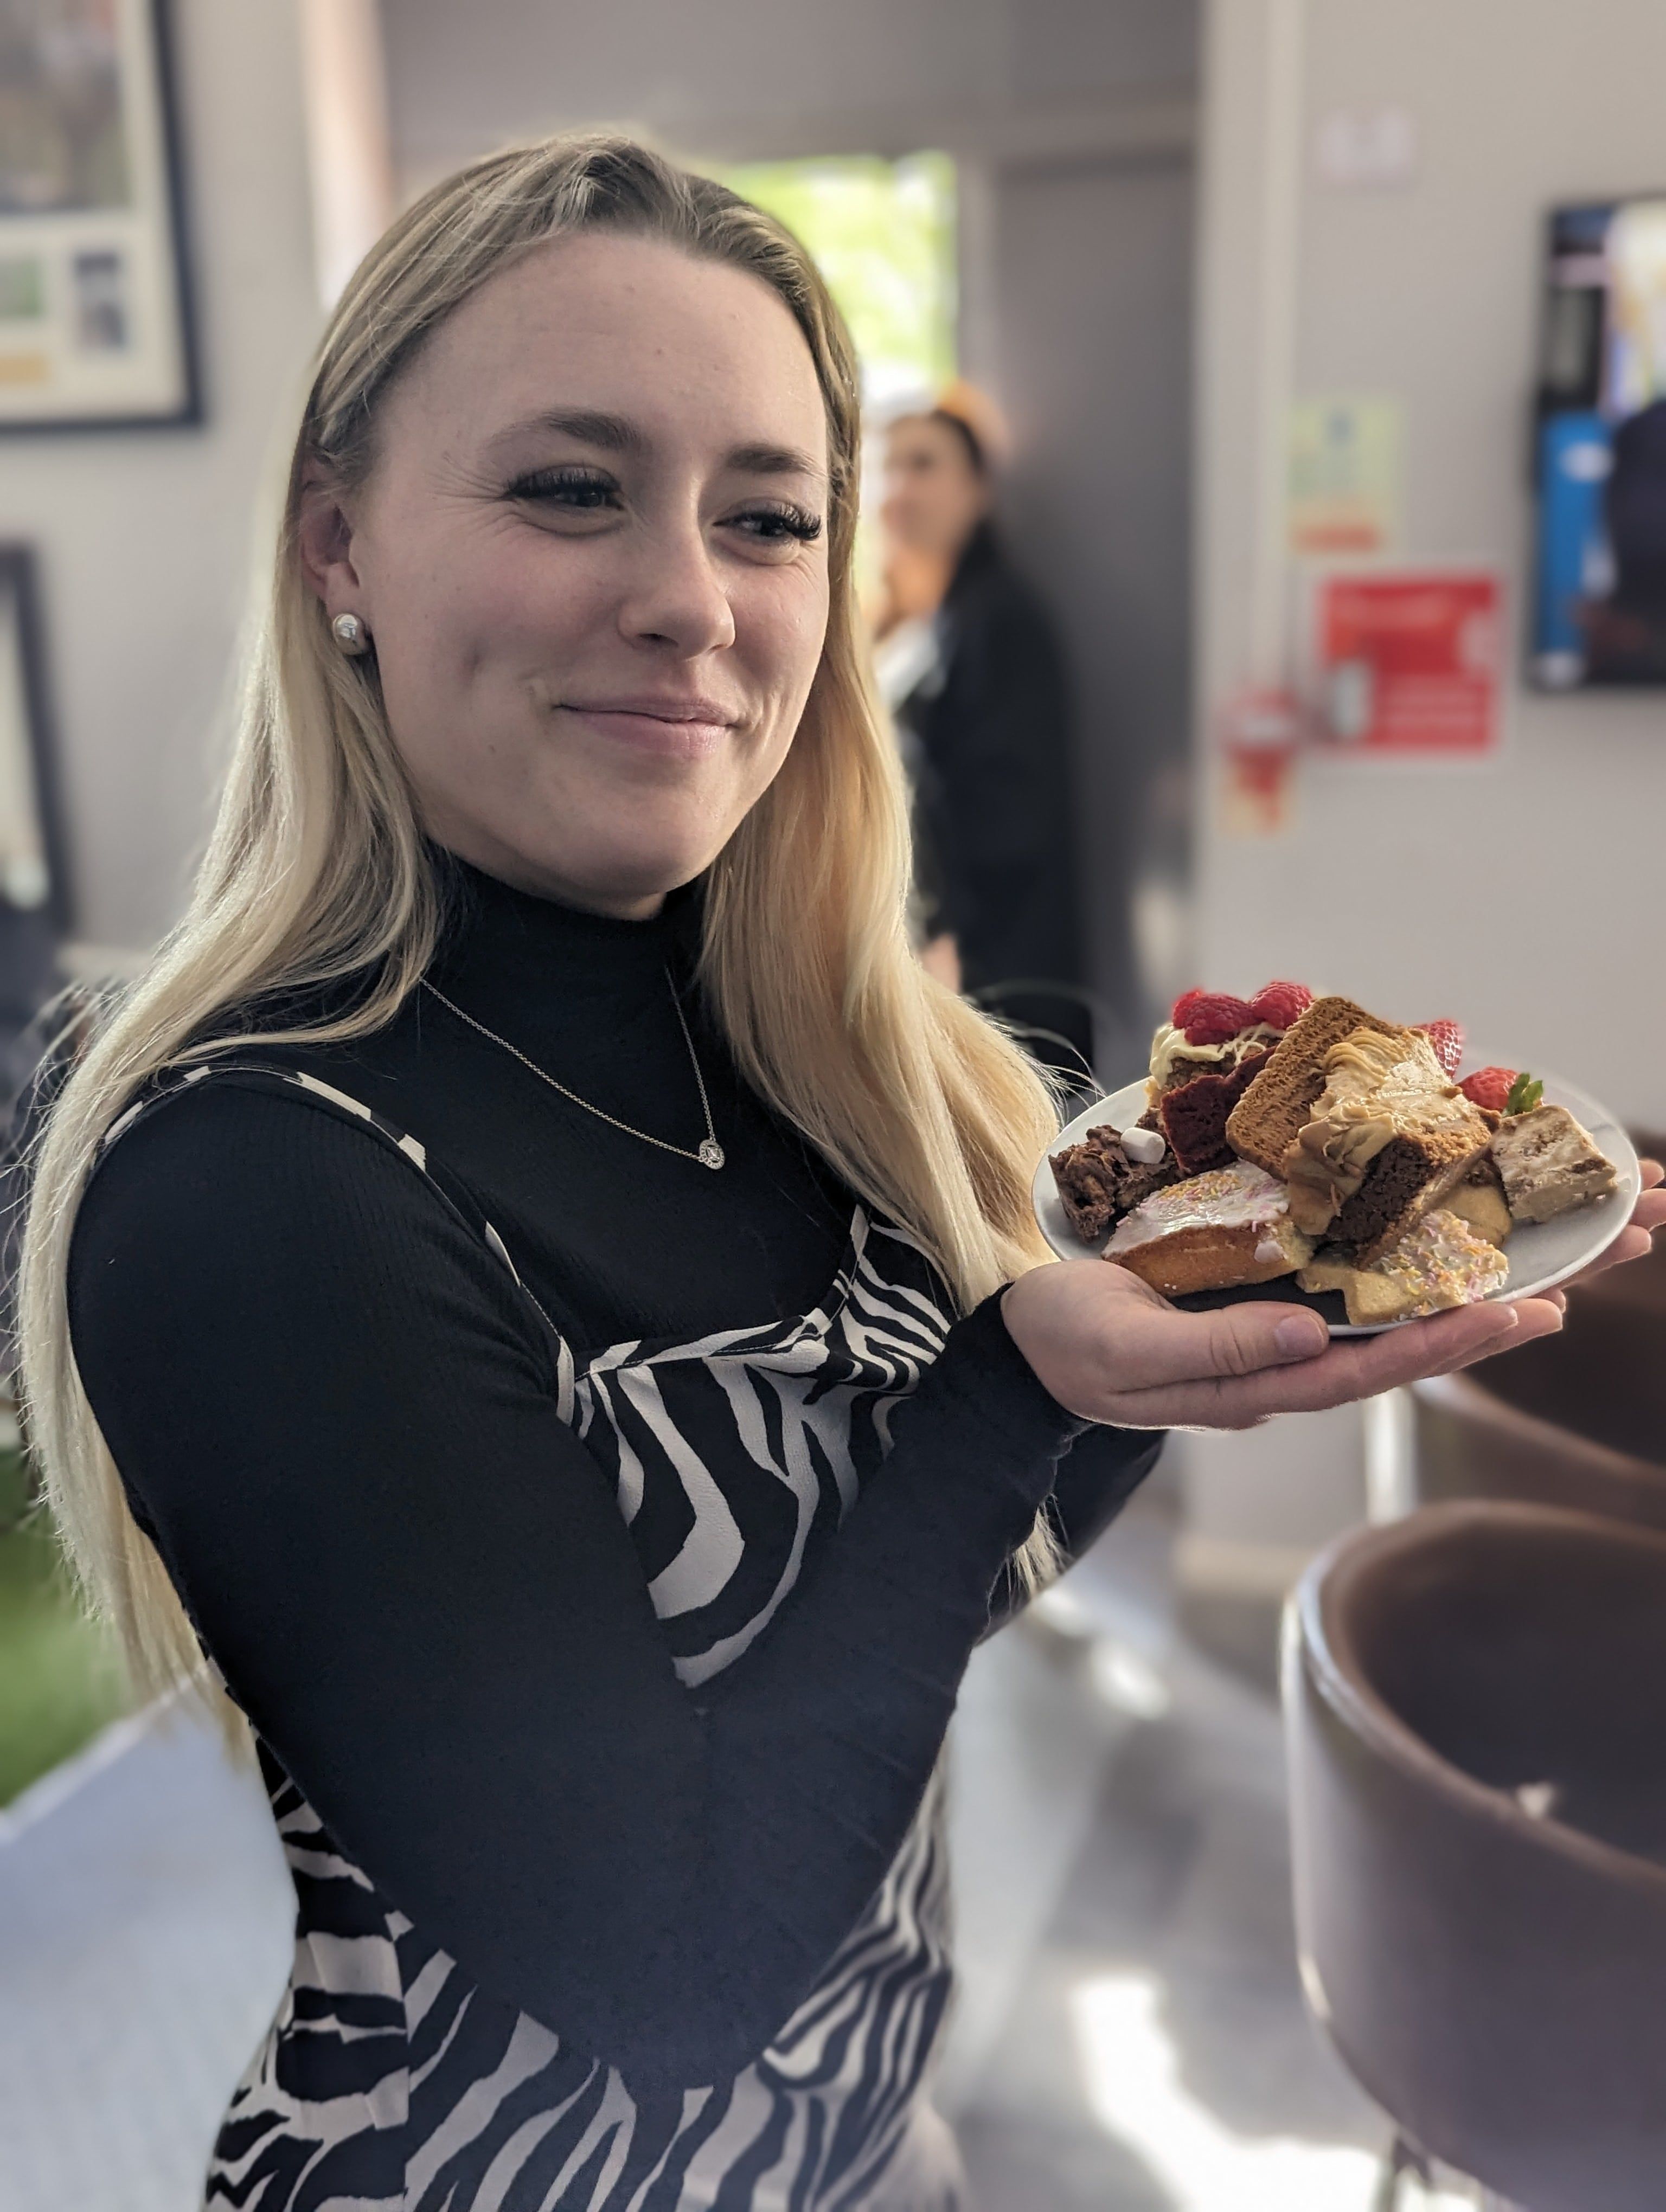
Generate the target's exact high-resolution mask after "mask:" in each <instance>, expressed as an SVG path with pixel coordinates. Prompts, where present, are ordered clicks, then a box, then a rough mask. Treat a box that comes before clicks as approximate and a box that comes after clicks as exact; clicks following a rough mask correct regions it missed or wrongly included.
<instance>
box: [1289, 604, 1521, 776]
mask: <svg viewBox="0 0 1666 2212" xmlns="http://www.w3.org/2000/svg"><path fill="white" fill-rule="evenodd" d="M1503 613H1504V591H1503V586H1502V583H1501V581H1500V580H1499V577H1498V576H1497V574H1493V573H1492V572H1490V571H1488V570H1485V569H1476V568H1455V569H1434V568H1430V569H1420V570H1396V571H1395V573H1393V574H1387V573H1384V572H1382V571H1376V570H1374V571H1372V572H1371V574H1340V575H1329V576H1325V577H1322V578H1321V580H1320V581H1319V586H1318V604H1317V607H1316V622H1315V647H1316V676H1317V689H1318V695H1319V696H1318V701H1317V705H1318V708H1319V722H1320V727H1321V731H1322V735H1323V736H1324V737H1325V738H1328V739H1329V741H1330V743H1331V744H1334V745H1336V746H1339V747H1341V746H1347V747H1348V748H1350V749H1357V750H1360V751H1368V752H1398V753H1465V754H1475V753H1487V752H1491V751H1492V750H1493V749H1494V748H1495V747H1496V745H1497V744H1498V742H1499V718H1500V706H1501V699H1502V693H1503V683H1504V649H1505V648H1504V618H1503Z"/></svg>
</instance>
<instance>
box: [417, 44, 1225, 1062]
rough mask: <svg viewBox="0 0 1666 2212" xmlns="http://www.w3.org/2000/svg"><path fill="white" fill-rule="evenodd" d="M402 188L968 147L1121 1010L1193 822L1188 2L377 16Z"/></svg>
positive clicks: (968, 187)
mask: <svg viewBox="0 0 1666 2212" xmlns="http://www.w3.org/2000/svg"><path fill="white" fill-rule="evenodd" d="M383 8H384V22H385V30H386V47H387V57H388V70H389V83H390V92H391V110H392V130H393V139H394V147H395V159H396V161H397V164H398V168H399V171H400V173H401V176H402V178H403V180H404V187H405V189H406V190H407V191H409V190H410V189H412V188H413V187H415V186H416V185H419V184H422V183H424V182H427V181H428V180H429V179H431V178H433V177H435V176H436V175H438V174H440V173H443V172H444V171H446V170H447V169H448V168H450V167H453V166H455V165H456V164H457V163H458V162H459V161H463V160H465V159H467V158H468V157H469V156H470V155H473V154H476V153H477V152H480V151H482V150H483V149H487V148H489V147H491V146H494V145H496V144H498V143H502V142H504V141H506V140H508V139H511V138H514V137H526V136H532V135H534V134H537V133H538V132H542V131H550V130H554V129H557V128H562V127H566V126H572V125H584V124H599V123H613V124H620V125H626V126H629V127H634V128H636V129H639V130H641V131H646V132H647V133H648V134H649V135H651V136H653V137H655V138H656V139H658V140H659V141H660V143H665V144H666V145H668V146H670V147H671V148H672V150H674V151H677V152H679V153H681V154H683V155H686V156H688V157H690V158H692V159H695V160H699V159H702V158H705V159H718V158H734V157H739V156H746V155H751V156H769V155H792V154H814V153H860V152H877V153H902V152H906V151H909V150H911V149H917V148H920V147H922V146H937V147H941V148H944V149H947V150H948V151H949V152H951V153H952V154H954V155H956V157H957V159H958V161H959V164H960V172H961V182H962V237H961V283H962V350H963V359H964V365H965V368H966V371H967V374H969V375H970V376H972V377H973V378H974V379H976V380H977V381H978V382H980V383H982V384H984V385H986V386H988V388H989V389H990V390H991V391H993V392H994V394H995V395H996V397H997V398H999V399H1000V402H1001V403H1002V404H1003V406H1004V407H1005V409H1006V411H1007V413H1008V414H1009V416H1011V418H1012V423H1013V426H1014V429H1015V432H1016V453H1015V459H1014V464H1013V466H1012V471H1011V476H1010V480H1009V483H1008V485H1007V487H1006V500H1005V505H1006V512H1007V515H1008V519H1009V520H1010V524H1011V534H1012V539H1013V542H1014V544H1015V545H1016V547H1017V549H1018V552H1019V554H1020V556H1021V557H1022V559H1023V561H1024V562H1025V566H1026V568H1028V569H1029V570H1030V572H1031V574H1032V576H1033V577H1034V579H1035V580H1036V581H1037V584H1038V585H1039V586H1041V587H1042V589H1043V592H1044V593H1045V594H1046V596H1047V598H1048V599H1049V601H1050V603H1051V604H1052V605H1053V606H1054V608H1055V611H1056V613H1057V615H1058V617H1059V619H1060V622H1061V627H1062V629H1063V630H1064V633H1065V635H1066V640H1067V646H1068V647H1069V650H1070V652H1071V655H1072V659H1073V664H1074V670H1075V675H1076V679H1077V689H1078V696H1079V736H1080V766H1079V786H1080V792H1081V798H1082V806H1081V811H1080V823H1081V846H1082V860H1083V862H1084V865H1085V889H1086V894H1087V896H1086V906H1087V909H1088V919H1089V927H1090V942H1089V945H1088V952H1089V960H1090V968H1091V973H1092V975H1093V977H1094V980H1095V981H1097V983H1098V984H1099V985H1100V987H1101V988H1102V990H1103V991H1104V992H1105V993H1106V994H1108V995H1110V997H1112V998H1113V999H1115V1000H1118V1001H1119V1002H1121V1003H1122V1005H1123V1007H1124V1011H1125V1012H1126V1013H1128V1016H1129V1018H1130V1019H1131V1022H1132V1024H1133V1026H1134V1029H1135V1030H1137V1028H1138V1025H1139V1022H1140V1017H1141V1015H1142V1014H1143V1012H1145V1009H1144V1008H1143V1007H1140V1006H1129V1004H1128V1001H1129V1000H1130V998H1131V997H1132V996H1137V994H1134V993H1131V991H1130V986H1129V979H1128V967H1129V962H1128V928H1127V923H1126V909H1127V906H1128V892H1129V886H1130V878H1131V875H1132V874H1133V872H1134V871H1135V870H1136V869H1140V870H1144V871H1147V872H1149V871H1152V870H1155V871H1157V872H1158V873H1159V874H1167V875H1169V876H1172V875H1173V874H1174V872H1176V871H1177V869H1178V868H1179V867H1180V866H1181V865H1182V863H1183V848H1184V844H1185V840H1186V834H1187V807H1186V803H1185V798H1184V773H1185V765H1186V762H1187V758H1188V752H1189V743H1188V736H1187V730H1188V710H1187V695H1188V663H1189V620H1188V596H1189V586H1188V528H1187V524H1188V497H1189V492H1188V484H1189V469H1188V455H1189V440H1190V420H1189V404H1190V403H1189V388H1190V343H1191V330H1190V305H1189V303H1190V296H1191V271H1192V246H1191V239H1192V195H1191V185H1190V176H1191V169H1192V162H1193V125H1194V100H1195V73H1196V48H1197V39H1198V27H1197V9H1196V7H1195V0H842V4H838V5H833V4H830V0H697V4H690V5H683V6H680V7H679V6H667V5H666V4H665V0H613V4H611V5H610V6H608V7H605V8H593V7H579V6H575V5H559V6H552V5H550V4H548V0H471V5H470V6H469V7H467V8H459V7H456V6H453V5H451V4H449V0H383Z"/></svg>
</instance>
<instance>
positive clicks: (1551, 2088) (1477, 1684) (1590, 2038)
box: [1285, 1504, 1666, 2212]
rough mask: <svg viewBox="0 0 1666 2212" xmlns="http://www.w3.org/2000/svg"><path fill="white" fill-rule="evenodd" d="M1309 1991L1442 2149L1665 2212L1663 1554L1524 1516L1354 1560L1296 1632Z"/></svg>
mask: <svg viewBox="0 0 1666 2212" xmlns="http://www.w3.org/2000/svg"><path fill="white" fill-rule="evenodd" d="M1285 1698H1286V1718H1287V1725H1288V1729H1289V1738H1290V1763H1291V1771H1290V1784H1291V1804H1292V1848H1293V1854H1294V1862H1295V1887H1296V1920H1297V1934H1298V1944H1299V1948H1300V1953H1301V1961H1302V1971H1303V1979H1304V1985H1305V1987H1306V1990H1307V1992H1308V1995H1309V1997H1310V2002H1311V2003H1312V2005H1313V2007H1314V2009H1315V2011H1316V2014H1317V2015H1318V2017H1319V2019H1320V2021H1322V2024H1323V2026H1324V2027H1325V2028H1326V2029H1327V2031H1328V2032H1329V2035H1330V2037H1331V2039H1332V2040H1333V2041H1334V2043H1335V2045H1336V2047H1337V2049H1338V2051H1340V2052H1341V2056H1342V2057H1343V2058H1344V2059H1345V2061H1346V2062H1347V2064H1348V2066H1349V2067H1350V2068H1351V2069H1352V2070H1353V2073H1354V2074H1355V2075H1357V2076H1358V2078H1359V2081H1361V2082H1362V2083H1363V2085H1364V2086H1365V2088H1366V2089H1367V2090H1368V2091H1369V2092H1370V2093H1371V2095H1372V2096H1373V2097H1375V2098H1376V2100H1377V2102H1378V2103H1379V2104H1380V2105H1382V2106H1383V2108H1384V2109H1385V2111H1386V2112H1389V2114H1390V2115H1391V2116H1392V2118H1394V2119H1395V2122H1396V2123H1397V2124H1398V2125H1399V2127H1400V2128H1401V2130H1402V2131H1403V2133H1404V2134H1405V2135H1406V2136H1408V2137H1410V2138H1411V2139H1412V2140H1413V2141H1414V2142H1416V2143H1417V2144H1419V2145H1420V2147H1421V2148H1422V2149H1423V2150H1424V2151H1426V2152H1427V2153H1429V2154H1432V2155H1433V2156H1434V2157H1436V2158H1438V2159H1440V2160H1444V2161H1445V2162H1446V2163H1447V2164H1449V2165H1450V2166H1455V2167H1456V2168H1457V2169H1458V2170H1459V2171H1460V2172H1465V2173H1468V2174H1470V2175H1473V2176H1474V2178H1475V2179H1478V2180H1480V2181H1481V2182H1482V2183H1484V2184H1485V2185H1487V2188H1489V2189H1491V2190H1493V2191H1498V2192H1499V2194H1500V2195H1502V2196H1504V2197H1506V2198H1508V2199H1509V2200H1511V2202H1512V2203H1516V2204H1517V2205H1520V2206H1523V2207H1529V2208H1531V2212H1661V2208H1662V2206H1663V2205H1666V1535H1662V1534H1656V1533H1655V1532H1654V1531H1652V1530H1649V1529H1643V1528H1634V1527H1633V1528H1620V1527H1618V1526H1616V1525H1615V1524H1614V1522H1609V1521H1604V1520H1601V1519H1598V1518H1596V1516H1590V1515H1585V1514H1574V1513H1564V1512H1556V1511H1553V1510H1548V1509H1547V1508H1545V1507H1542V1506H1533V1505H1520V1504H1509V1505H1505V1504H1449V1505H1440V1506H1432V1507H1427V1508H1426V1509H1424V1510H1422V1511H1420V1512H1418V1513H1415V1514H1413V1515H1412V1516H1409V1517H1408V1519H1406V1520H1404V1521H1400V1522H1394V1523H1392V1524H1390V1525H1389V1526H1388V1527H1386V1528H1370V1529H1365V1530H1362V1531H1360V1532H1359V1533H1358V1534H1353V1535H1351V1536H1348V1537H1346V1538H1344V1539H1343V1540H1342V1541H1341V1542H1340V1543H1339V1544H1337V1545H1336V1546H1335V1547H1333V1548H1332V1549H1331V1551H1330V1552H1329V1553H1327V1554H1326V1555H1325V1556H1324V1557H1323V1558H1322V1559H1319V1560H1318V1561H1316V1563H1315V1565H1314V1566H1313V1567H1312V1568H1310V1571H1308V1573H1307V1574H1306V1576H1305V1577H1304V1578H1303V1581H1302V1582H1301V1583H1300V1585H1299V1586H1298V1589H1297V1591H1296V1593H1295V1594H1294V1595H1293V1597H1292V1601H1291V1604H1290V1607H1289V1609H1288V1612H1287V1614H1286V1642H1285Z"/></svg>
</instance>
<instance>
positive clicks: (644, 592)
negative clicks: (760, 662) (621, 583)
mask: <svg viewBox="0 0 1666 2212" xmlns="http://www.w3.org/2000/svg"><path fill="white" fill-rule="evenodd" d="M619 628H620V630H621V631H622V633H623V635H625V636H626V637H627V638H629V640H630V641H632V642H633V643H634V644H643V645H668V646H670V647H672V648H673V649H674V650H675V651H676V652H677V653H678V655H679V656H681V657H683V658H684V659H687V658H691V657H692V656H693V655H694V654H696V653H718V652H721V650H722V649H723V647H725V646H729V645H733V643H734V635H735V629H734V611H733V608H732V607H731V606H730V605H729V594H728V592H727V589H726V587H725V586H724V582H723V579H722V577H721V574H719V572H718V569H717V567H716V564H715V562H714V561H713V558H712V554H711V549H710V548H709V547H708V544H707V543H706V540H705V537H704V535H703V533H702V532H701V531H700V529H699V528H698V527H697V526H694V525H692V524H690V525H689V526H686V527H679V528H676V529H669V528H668V529H666V530H665V531H656V532H652V533H651V534H647V535H645V536H644V538H643V539H642V541H641V547H640V550H639V556H638V558H637V560H636V562H635V566H634V570H633V574H632V575H631V577H630V580H629V586H628V588H627V590H626V592H625V596H624V599H623V601H622V602H621V605H620V608H619Z"/></svg>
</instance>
